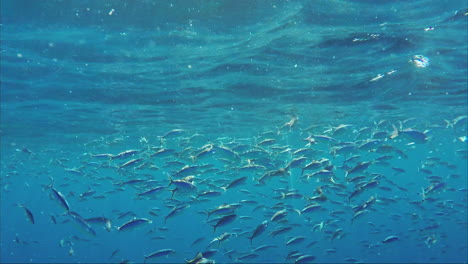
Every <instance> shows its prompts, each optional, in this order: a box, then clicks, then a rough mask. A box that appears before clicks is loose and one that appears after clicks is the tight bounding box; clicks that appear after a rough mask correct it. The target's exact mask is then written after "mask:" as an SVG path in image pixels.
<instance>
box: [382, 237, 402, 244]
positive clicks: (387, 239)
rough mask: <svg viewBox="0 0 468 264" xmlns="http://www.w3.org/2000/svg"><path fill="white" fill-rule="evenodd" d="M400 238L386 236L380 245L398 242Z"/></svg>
mask: <svg viewBox="0 0 468 264" xmlns="http://www.w3.org/2000/svg"><path fill="white" fill-rule="evenodd" d="M399 239H400V238H399V237H398V236H388V237H386V238H385V239H384V240H382V243H384V244H386V243H390V242H394V241H397V240H399Z"/></svg>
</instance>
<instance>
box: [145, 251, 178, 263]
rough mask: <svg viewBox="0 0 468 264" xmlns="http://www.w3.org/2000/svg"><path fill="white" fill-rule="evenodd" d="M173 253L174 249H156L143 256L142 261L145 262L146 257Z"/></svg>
mask: <svg viewBox="0 0 468 264" xmlns="http://www.w3.org/2000/svg"><path fill="white" fill-rule="evenodd" d="M173 253H175V250H173V249H169V248H168V249H161V250H158V251H156V252H153V253H151V254H149V255H147V256H145V260H144V262H143V263H146V261H147V260H148V259H151V258H157V257H162V256H169V255H170V254H173Z"/></svg>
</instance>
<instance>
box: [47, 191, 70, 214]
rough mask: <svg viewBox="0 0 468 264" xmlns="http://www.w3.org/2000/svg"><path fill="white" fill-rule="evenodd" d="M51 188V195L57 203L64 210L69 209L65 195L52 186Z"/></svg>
mask: <svg viewBox="0 0 468 264" xmlns="http://www.w3.org/2000/svg"><path fill="white" fill-rule="evenodd" d="M51 190H52V197H53V198H54V199H55V200H56V201H57V202H58V203H59V205H60V206H61V207H62V208H63V209H65V210H66V211H70V205H69V204H68V202H67V200H66V199H65V196H64V195H63V194H62V193H61V192H59V191H57V190H56V189H55V188H54V187H51Z"/></svg>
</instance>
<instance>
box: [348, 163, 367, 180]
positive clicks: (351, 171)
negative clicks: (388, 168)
mask: <svg viewBox="0 0 468 264" xmlns="http://www.w3.org/2000/svg"><path fill="white" fill-rule="evenodd" d="M369 165H371V162H370V161H368V162H359V163H358V164H357V165H356V166H354V167H353V168H352V169H349V170H347V171H346V174H345V178H346V177H348V176H349V175H351V174H354V173H359V172H362V171H364V170H366V169H367V168H369Z"/></svg>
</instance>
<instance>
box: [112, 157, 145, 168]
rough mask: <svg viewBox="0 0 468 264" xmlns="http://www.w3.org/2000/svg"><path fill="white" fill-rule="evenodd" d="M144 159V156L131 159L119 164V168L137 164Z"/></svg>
mask: <svg viewBox="0 0 468 264" xmlns="http://www.w3.org/2000/svg"><path fill="white" fill-rule="evenodd" d="M142 160H143V159H142V158H138V159H131V160H129V161H127V162H125V163H123V164H121V165H119V166H117V168H119V169H122V168H125V167H129V166H135V165H137V164H138V163H139V162H140V161H142Z"/></svg>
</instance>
